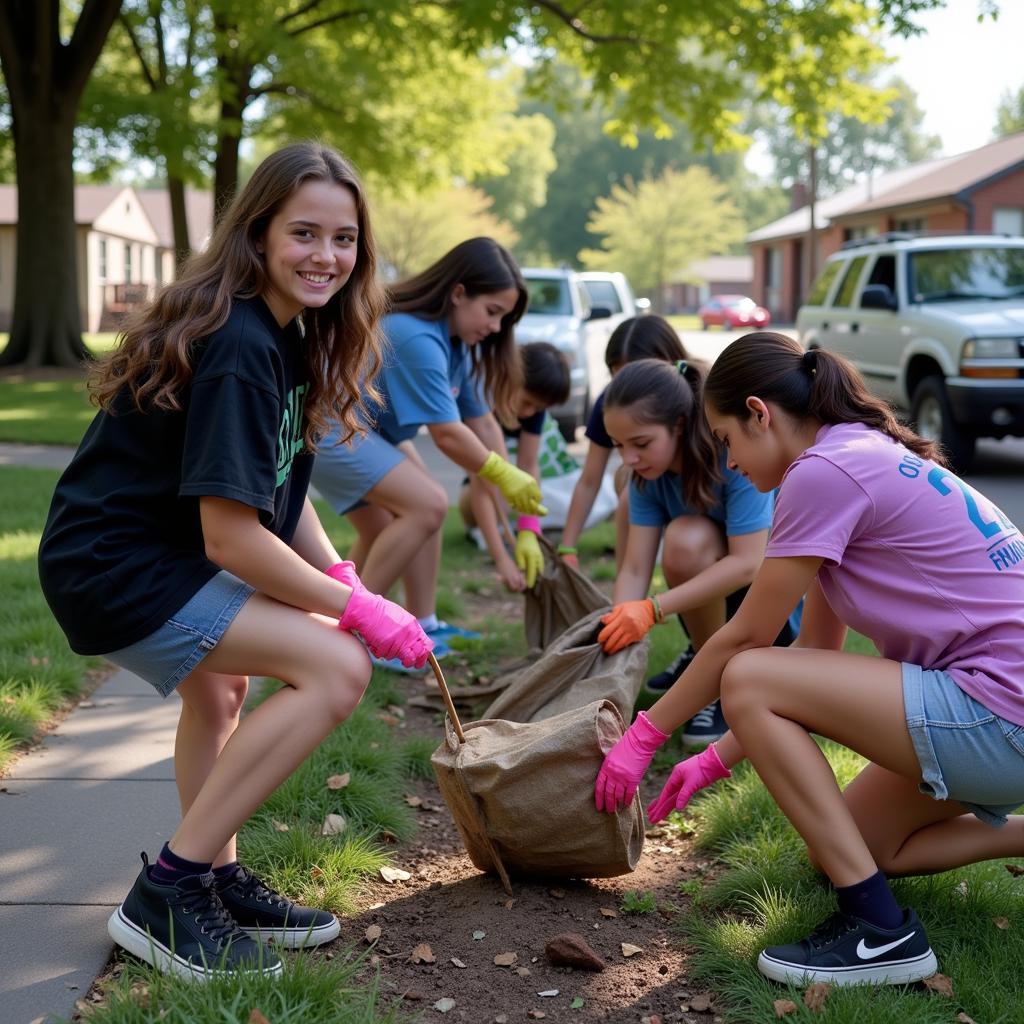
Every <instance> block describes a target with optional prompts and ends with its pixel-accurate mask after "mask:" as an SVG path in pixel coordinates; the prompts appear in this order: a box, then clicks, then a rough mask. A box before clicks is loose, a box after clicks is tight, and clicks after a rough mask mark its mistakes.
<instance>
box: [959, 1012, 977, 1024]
mask: <svg viewBox="0 0 1024 1024" xmlns="http://www.w3.org/2000/svg"><path fill="white" fill-rule="evenodd" d="M956 1019H957V1021H958V1022H959V1024H978V1022H977V1021H976V1020H975V1019H974V1018H973V1017H968V1016H967V1014H966V1013H958V1014H957V1015H956Z"/></svg>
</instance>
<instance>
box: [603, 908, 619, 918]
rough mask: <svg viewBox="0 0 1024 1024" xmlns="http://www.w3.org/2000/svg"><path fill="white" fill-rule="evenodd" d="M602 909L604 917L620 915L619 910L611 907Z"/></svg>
mask: <svg viewBox="0 0 1024 1024" xmlns="http://www.w3.org/2000/svg"><path fill="white" fill-rule="evenodd" d="M600 911H601V916H602V917H618V916H619V912H618V911H617V910H612V908H611V907H601V908H600Z"/></svg>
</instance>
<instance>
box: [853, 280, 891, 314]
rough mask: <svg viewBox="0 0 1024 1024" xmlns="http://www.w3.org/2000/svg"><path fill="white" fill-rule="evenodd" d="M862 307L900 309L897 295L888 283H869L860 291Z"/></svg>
mask: <svg viewBox="0 0 1024 1024" xmlns="http://www.w3.org/2000/svg"><path fill="white" fill-rule="evenodd" d="M860 308H861V309H888V310H890V311H894V310H896V309H898V308H899V307H898V305H897V303H896V296H895V295H893V293H892V289H891V288H890V287H889V286H888V285H887V284H869V285H867V286H865V288H864V291H862V292H861V293H860Z"/></svg>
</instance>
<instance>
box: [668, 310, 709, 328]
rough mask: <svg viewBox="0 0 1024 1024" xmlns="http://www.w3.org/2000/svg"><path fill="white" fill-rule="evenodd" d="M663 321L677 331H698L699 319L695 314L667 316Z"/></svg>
mask: <svg viewBox="0 0 1024 1024" xmlns="http://www.w3.org/2000/svg"><path fill="white" fill-rule="evenodd" d="M665 319H666V320H667V321H668V322H669V323H670V324H671V325H672V326H673V327H674V328H675V329H676V330H677V331H699V330H700V329H701V328H700V317H698V316H697V314H696V313H678V314H676V315H675V316H667V317H665Z"/></svg>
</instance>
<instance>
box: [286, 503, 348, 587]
mask: <svg viewBox="0 0 1024 1024" xmlns="http://www.w3.org/2000/svg"><path fill="white" fill-rule="evenodd" d="M291 547H292V549H293V550H294V551H295V552H296V553H297V554H298V555H299V556H300V557H301V558H304V559H305V560H306V561H307V562H309V564H310V565H312V566H313V567H314V568H315V569H319V570H321V571H323V570H324V569H326V568H327V567H328V566H331V565H334V563H335V562H340V561H341V557H340V555H339V554H338V552H337V550H336V549H335V547H334V544H333V543H332V542H331V539H330V538H329V537H328V536H327V531H326V530H325V529H324V528H323V524H322V523H321V522H320V517H319V516H318V515H317V514H316V509H315V508H313V503H312V502H311V501H310V500H309V498H306V504H305V505H304V506H303V509H302V515H301V516H300V517H299V525H298V526H297V527H296V530H295V536H294V537H293V538H292V543H291Z"/></svg>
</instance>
